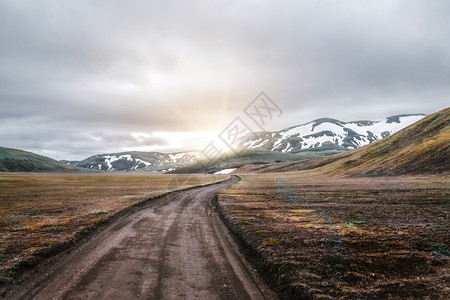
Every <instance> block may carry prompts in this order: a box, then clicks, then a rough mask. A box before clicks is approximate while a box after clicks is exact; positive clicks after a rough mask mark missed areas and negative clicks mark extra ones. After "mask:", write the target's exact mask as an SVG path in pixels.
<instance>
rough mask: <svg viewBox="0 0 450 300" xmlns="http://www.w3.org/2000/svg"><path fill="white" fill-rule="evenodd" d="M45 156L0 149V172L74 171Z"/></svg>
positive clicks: (4, 148) (74, 169)
mask: <svg viewBox="0 0 450 300" xmlns="http://www.w3.org/2000/svg"><path fill="white" fill-rule="evenodd" d="M76 170H78V169H76V168H73V167H70V166H67V165H64V164H62V163H60V162H58V161H56V160H54V159H51V158H49V157H46V156H41V155H37V154H34V153H31V152H27V151H22V150H18V149H12V148H6V147H0V172H55V171H76Z"/></svg>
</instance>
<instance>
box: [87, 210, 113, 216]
mask: <svg viewBox="0 0 450 300" xmlns="http://www.w3.org/2000/svg"><path fill="white" fill-rule="evenodd" d="M103 214H109V211H107V210H94V211H91V212H90V213H89V214H88V215H94V216H95V215H103Z"/></svg>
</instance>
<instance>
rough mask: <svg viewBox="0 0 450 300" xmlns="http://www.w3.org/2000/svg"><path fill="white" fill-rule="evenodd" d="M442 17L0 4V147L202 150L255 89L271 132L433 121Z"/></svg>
mask: <svg viewBox="0 0 450 300" xmlns="http://www.w3.org/2000/svg"><path fill="white" fill-rule="evenodd" d="M449 11H450V4H449V2H448V1H383V2H381V3H379V2H374V3H367V2H361V1H346V2H345V5H344V4H343V3H337V2H336V1H282V2H280V1H246V2H245V3H243V2H242V1H133V2H132V3H130V2H124V1H63V2H59V3H58V4H57V5H55V3H54V2H53V1H39V2H36V1H13V0H11V1H2V2H1V3H0V45H1V47H0V101H1V107H2V109H1V110H0V126H1V127H0V141H1V143H0V144H1V145H4V146H9V147H17V148H21V149H27V150H31V151H35V152H38V153H42V154H46V155H50V156H53V157H55V158H58V159H62V158H68V159H79V158H83V157H85V156H88V155H92V154H96V153H100V152H110V151H121V150H124V149H137V150H138V149H141V150H158V151H174V150H181V149H184V148H201V147H203V146H204V145H205V143H207V141H208V139H210V138H211V132H215V131H217V132H220V130H221V129H222V128H223V127H224V126H226V125H227V124H228V122H230V121H231V120H232V119H233V118H234V117H235V116H238V115H239V114H241V113H242V109H243V108H244V107H245V106H246V104H247V103H248V102H250V101H251V100H252V99H253V98H254V97H255V96H256V95H257V94H258V93H259V92H260V91H265V92H266V93H267V94H268V95H269V96H271V98H272V99H274V100H275V101H276V102H277V103H278V104H279V106H280V107H281V108H282V109H283V110H284V111H285V114H284V115H283V118H282V119H278V120H276V121H274V122H273V123H272V124H270V128H268V129H280V128H282V127H286V126H291V125H295V124H300V123H304V122H307V121H310V120H312V119H314V118H318V117H334V118H338V119H341V120H353V119H374V120H376V119H380V118H383V117H385V116H388V115H393V114H400V113H418V112H423V113H432V112H434V111H436V110H439V109H442V108H444V107H446V106H448V103H449V101H448V99H449V95H450V85H449V84H448V82H450V51H449V50H450V38H449V37H450V21H449V19H448V17H447V16H448V12H449ZM183 133H186V134H185V135H183ZM175 139H176V140H175Z"/></svg>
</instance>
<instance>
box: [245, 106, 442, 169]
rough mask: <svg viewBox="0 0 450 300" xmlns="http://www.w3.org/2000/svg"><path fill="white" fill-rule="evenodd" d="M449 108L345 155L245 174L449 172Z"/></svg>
mask: <svg viewBox="0 0 450 300" xmlns="http://www.w3.org/2000/svg"><path fill="white" fill-rule="evenodd" d="M449 145H450V108H446V109H443V110H441V111H439V112H437V113H435V114H432V115H430V116H428V117H426V118H424V119H422V120H420V121H418V122H416V123H414V124H412V125H411V126H409V127H407V128H405V129H403V130H401V131H399V132H397V133H396V134H394V135H392V136H390V137H387V138H385V139H382V140H380V141H378V142H375V143H372V144H369V145H367V146H365V147H361V148H358V149H355V150H352V151H349V152H346V153H342V154H339V155H334V156H330V157H325V158H319V159H313V160H309V161H302V162H296V163H283V164H274V165H271V166H264V167H260V166H259V167H258V166H247V167H246V168H244V169H242V171H256V172H284V171H300V170H312V169H314V170H315V171H317V172H320V173H329V174H343V175H355V176H357V175H369V176H377V175H401V174H436V173H448V172H449V171H450V160H449V159H448V158H449V157H450V149H449Z"/></svg>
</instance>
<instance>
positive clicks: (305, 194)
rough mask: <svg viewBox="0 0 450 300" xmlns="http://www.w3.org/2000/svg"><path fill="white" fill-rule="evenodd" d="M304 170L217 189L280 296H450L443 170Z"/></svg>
mask: <svg viewBox="0 0 450 300" xmlns="http://www.w3.org/2000/svg"><path fill="white" fill-rule="evenodd" d="M304 174H305V173H302V172H292V173H272V174H258V175H242V176H241V177H242V180H241V181H240V182H239V183H238V184H236V185H234V186H232V187H230V188H228V189H227V190H226V191H225V192H223V193H222V194H221V195H219V205H220V211H221V213H222V215H223V217H224V219H225V221H226V223H227V224H228V225H229V226H230V228H231V229H232V231H233V232H234V233H235V234H237V236H238V237H239V238H240V239H241V240H242V241H243V243H244V244H245V245H246V246H247V247H248V248H250V249H251V251H252V256H253V257H259V258H260V259H261V260H262V261H263V267H262V269H261V271H262V272H264V273H265V274H266V275H267V277H268V279H269V282H272V283H273V284H274V286H275V287H276V288H278V292H279V294H280V296H282V297H285V298H288V299H295V298H301V299H310V298H315V297H319V298H320V297H325V296H327V297H333V298H353V299H356V298H362V299H367V298H389V297H394V298H395V297H401V298H404V297H406V298H407V297H413V298H414V297H429V298H437V299H439V298H446V297H450V285H449V282H450V234H449V232H450V222H449V216H450V202H449V201H448V200H449V199H450V177H449V176H428V177H421V176H417V177H378V178H332V177H324V176H317V177H307V176H304ZM233 210H239V211H240V213H239V214H233V213H229V212H232V211H233ZM289 262H294V263H289Z"/></svg>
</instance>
